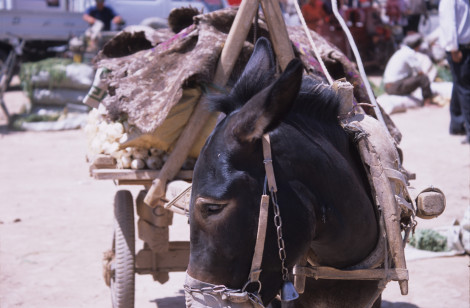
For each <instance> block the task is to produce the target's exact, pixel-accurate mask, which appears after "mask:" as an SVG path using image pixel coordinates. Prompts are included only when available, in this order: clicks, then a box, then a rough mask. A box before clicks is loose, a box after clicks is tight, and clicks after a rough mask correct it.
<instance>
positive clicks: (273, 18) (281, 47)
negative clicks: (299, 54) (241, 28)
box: [245, 0, 294, 70]
mask: <svg viewBox="0 0 470 308" xmlns="http://www.w3.org/2000/svg"><path fill="white" fill-rule="evenodd" d="M245 2H247V1H245ZM261 7H262V9H263V12H264V16H265V18H266V23H267V24H268V30H269V36H270V38H271V42H272V45H273V48H274V52H275V53H276V57H277V60H278V61H279V65H280V66H281V69H282V70H284V69H285V68H286V66H287V64H289V62H290V61H291V60H292V59H294V51H293V50H292V44H291V42H290V39H289V34H288V33H287V28H286V24H285V22H284V18H283V17H282V12H281V7H280V6H279V1H273V0H261Z"/></svg>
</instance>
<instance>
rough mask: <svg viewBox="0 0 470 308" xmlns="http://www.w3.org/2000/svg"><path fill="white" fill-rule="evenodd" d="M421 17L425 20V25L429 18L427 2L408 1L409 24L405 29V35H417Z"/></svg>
mask: <svg viewBox="0 0 470 308" xmlns="http://www.w3.org/2000/svg"><path fill="white" fill-rule="evenodd" d="M421 16H422V17H423V18H424V21H423V22H424V24H425V23H426V21H427V20H428V18H429V14H428V8H427V7H426V1H425V0H408V1H407V2H406V19H407V24H406V25H405V26H404V27H403V34H404V35H405V36H406V35H408V34H411V33H417V32H418V28H419V22H420V20H421Z"/></svg>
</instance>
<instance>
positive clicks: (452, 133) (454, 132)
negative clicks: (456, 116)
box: [449, 129, 466, 136]
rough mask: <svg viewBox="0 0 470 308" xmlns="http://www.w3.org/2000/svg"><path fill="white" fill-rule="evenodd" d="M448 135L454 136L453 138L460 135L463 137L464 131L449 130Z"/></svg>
mask: <svg viewBox="0 0 470 308" xmlns="http://www.w3.org/2000/svg"><path fill="white" fill-rule="evenodd" d="M449 134H451V135H455V136H460V135H462V136H465V135H466V133H465V130H463V129H462V130H453V129H449Z"/></svg>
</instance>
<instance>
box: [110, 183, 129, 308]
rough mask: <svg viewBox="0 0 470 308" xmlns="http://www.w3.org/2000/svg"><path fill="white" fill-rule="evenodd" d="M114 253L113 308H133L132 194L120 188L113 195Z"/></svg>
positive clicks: (112, 277)
mask: <svg viewBox="0 0 470 308" xmlns="http://www.w3.org/2000/svg"><path fill="white" fill-rule="evenodd" d="M113 246H114V247H113V249H114V253H115V257H114V262H113V266H112V267H113V269H112V272H113V274H112V276H111V299H112V303H113V308H133V307H134V293H135V268H134V264H135V227H134V202H133V200H132V194H131V193H130V192H129V191H127V190H120V191H118V192H117V193H116V195H115V197H114V243H113Z"/></svg>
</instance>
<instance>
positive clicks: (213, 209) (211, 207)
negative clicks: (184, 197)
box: [196, 197, 228, 216]
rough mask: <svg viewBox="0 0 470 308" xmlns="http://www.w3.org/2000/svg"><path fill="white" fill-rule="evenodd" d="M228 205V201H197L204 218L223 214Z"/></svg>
mask: <svg viewBox="0 0 470 308" xmlns="http://www.w3.org/2000/svg"><path fill="white" fill-rule="evenodd" d="M227 204H228V202H227V201H223V200H215V199H212V198H202V197H199V198H197V199H196V207H197V208H199V210H200V211H201V213H202V214H203V216H209V215H215V214H218V213H220V212H222V210H223V209H224V208H225V207H226V206H227Z"/></svg>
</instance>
